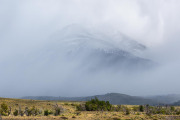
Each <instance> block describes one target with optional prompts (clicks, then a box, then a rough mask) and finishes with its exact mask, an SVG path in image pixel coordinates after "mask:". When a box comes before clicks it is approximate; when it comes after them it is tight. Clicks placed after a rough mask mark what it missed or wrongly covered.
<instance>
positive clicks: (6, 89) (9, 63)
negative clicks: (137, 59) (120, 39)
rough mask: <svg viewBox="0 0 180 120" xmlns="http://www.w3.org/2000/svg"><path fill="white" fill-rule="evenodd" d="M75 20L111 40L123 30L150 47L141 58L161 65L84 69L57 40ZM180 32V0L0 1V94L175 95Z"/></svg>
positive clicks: (178, 89)
mask: <svg viewBox="0 0 180 120" xmlns="http://www.w3.org/2000/svg"><path fill="white" fill-rule="evenodd" d="M72 24H75V25H78V26H83V27H84V28H88V30H89V31H93V32H95V33H96V34H102V33H103V34H102V35H109V36H110V37H113V33H117V32H120V33H122V34H124V35H126V36H128V37H129V38H132V39H133V40H136V41H137V42H139V43H141V44H143V45H145V46H146V47H147V50H146V51H144V52H142V53H141V56H143V58H147V59H150V60H152V61H154V62H156V63H158V66H157V67H156V68H154V69H152V70H148V71H139V72H138V73H132V71H129V72H128V73H118V72H114V71H113V72H112V71H105V70H103V71H100V72H98V73H88V72H84V71H83V70H82V68H81V67H80V66H79V64H80V63H77V62H76V61H75V62H74V61H72V62H69V61H68V60H67V59H68V58H66V56H65V55H64V51H63V50H64V49H61V48H63V47H62V46H63V45H61V42H59V41H56V40H53V39H54V36H56V35H59V34H60V33H61V31H62V30H63V29H64V28H65V27H66V26H68V25H72ZM75 31H76V30H75ZM179 31H180V1H179V0H29V1H25V0H0V96H2V97H21V96H42V95H46V96H89V95H96V94H104V93H110V92H118V93H124V94H129V95H138V96H144V95H157V94H178V93H179V91H180V87H179V86H178V85H179V84H180V80H179V78H180V75H179V71H180V55H179V51H180V41H179V39H180V34H179ZM70 32H71V31H70ZM72 32H74V31H72ZM76 32H77V31H76ZM58 37H61V36H60V35H59V36H58ZM104 38H105V37H104ZM57 39H58V38H57ZM109 41H110V42H111V43H113V42H114V41H112V40H111V39H109ZM58 45H60V46H61V47H60V46H59V47H58ZM48 50H49V51H48ZM51 52H53V53H51ZM52 54H53V55H52ZM74 59H76V58H74ZM77 67H78V69H77ZM129 74H130V76H129Z"/></svg>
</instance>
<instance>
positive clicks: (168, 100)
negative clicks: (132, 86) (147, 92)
mask: <svg viewBox="0 0 180 120" xmlns="http://www.w3.org/2000/svg"><path fill="white" fill-rule="evenodd" d="M145 98H148V99H153V100H155V101H158V102H162V103H165V104H172V103H175V102H177V101H179V100H180V95H179V94H169V95H156V96H147V97H145Z"/></svg>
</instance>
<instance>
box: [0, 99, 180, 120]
mask: <svg viewBox="0 0 180 120" xmlns="http://www.w3.org/2000/svg"><path fill="white" fill-rule="evenodd" d="M1 103H6V104H7V105H8V106H11V107H12V111H14V110H15V109H19V106H21V109H22V110H24V109H25V107H29V108H31V107H33V106H35V107H36V108H38V109H41V110H45V109H48V110H53V109H54V105H55V104H58V105H59V106H62V107H63V108H64V109H65V111H64V113H62V114H61V115H59V116H53V115H49V116H43V114H42V115H38V116H13V115H12V113H11V115H10V116H3V117H2V118H3V120H63V119H68V120H165V119H169V118H171V116H167V115H166V116H165V115H153V116H147V115H146V114H144V113H139V114H137V113H136V112H131V114H130V115H125V113H123V112H108V111H104V112H102V111H76V107H75V106H74V105H75V104H81V103H82V102H66V101H43V100H24V99H9V98H0V104H1ZM127 107H128V108H130V109H132V108H133V105H127ZM177 118H180V116H177Z"/></svg>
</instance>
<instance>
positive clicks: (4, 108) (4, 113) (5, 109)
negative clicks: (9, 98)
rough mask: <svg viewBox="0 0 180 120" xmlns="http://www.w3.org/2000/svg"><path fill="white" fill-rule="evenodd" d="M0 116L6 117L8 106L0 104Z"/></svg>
mask: <svg viewBox="0 0 180 120" xmlns="http://www.w3.org/2000/svg"><path fill="white" fill-rule="evenodd" d="M0 114H1V115H3V116H7V115H8V106H7V105H6V104H5V103H2V104H1V110H0Z"/></svg>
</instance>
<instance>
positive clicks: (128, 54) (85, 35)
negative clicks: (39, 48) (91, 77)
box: [44, 25, 154, 71]
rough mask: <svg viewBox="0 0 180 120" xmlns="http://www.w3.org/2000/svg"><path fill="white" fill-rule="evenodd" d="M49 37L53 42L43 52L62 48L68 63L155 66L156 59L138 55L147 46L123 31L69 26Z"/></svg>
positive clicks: (100, 67) (118, 67)
mask: <svg viewBox="0 0 180 120" xmlns="http://www.w3.org/2000/svg"><path fill="white" fill-rule="evenodd" d="M50 39H51V40H52V41H51V44H48V45H47V46H46V49H45V50H44V51H51V53H52V54H55V53H56V52H57V51H60V52H62V51H63V55H64V56H63V57H64V58H66V59H65V60H66V61H67V62H75V63H77V64H78V65H80V66H81V67H82V68H84V70H91V71H94V70H103V69H112V70H126V69H128V70H133V69H135V70H137V69H149V68H151V67H152V66H154V62H152V61H151V60H149V59H145V58H143V57H140V56H139V54H138V53H140V52H143V51H144V50H146V46H144V45H142V44H140V43H138V42H137V41H135V40H132V39H131V38H129V37H128V36H125V35H123V34H122V33H115V34H106V33H104V32H94V31H92V30H89V29H87V28H83V27H81V26H78V25H69V26H67V27H65V28H63V29H62V30H61V31H58V32H57V33H56V34H54V35H52V37H51V38H50ZM58 54H59V53H58Z"/></svg>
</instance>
